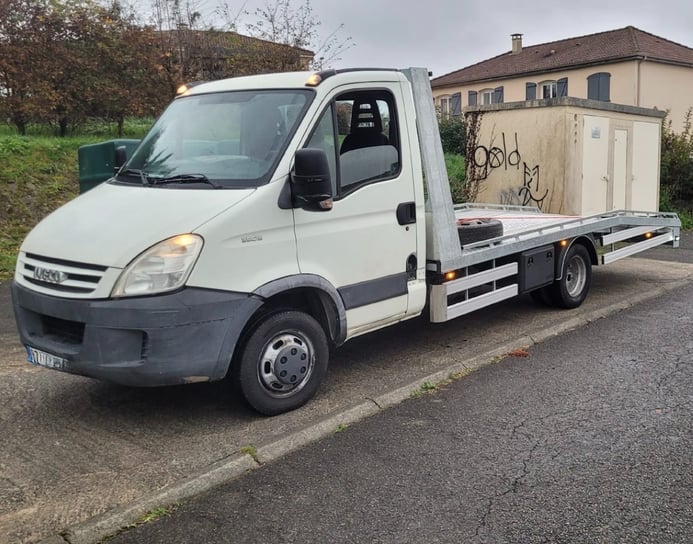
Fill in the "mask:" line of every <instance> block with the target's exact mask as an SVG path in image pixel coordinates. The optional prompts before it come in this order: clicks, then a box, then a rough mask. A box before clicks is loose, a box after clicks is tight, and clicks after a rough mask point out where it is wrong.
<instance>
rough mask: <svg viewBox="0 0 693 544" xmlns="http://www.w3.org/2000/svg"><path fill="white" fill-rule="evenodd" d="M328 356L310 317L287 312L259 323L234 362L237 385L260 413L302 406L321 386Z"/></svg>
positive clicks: (322, 334) (324, 341) (318, 328)
mask: <svg viewBox="0 0 693 544" xmlns="http://www.w3.org/2000/svg"><path fill="white" fill-rule="evenodd" d="M328 358H329V346H328V342H327V337H326V335H325V331H324V330H323V328H322V327H321V326H320V324H319V323H318V322H317V321H316V320H315V319H314V318H313V317H312V316H310V315H308V314H305V313H303V312H297V311H283V312H279V313H276V314H272V315H270V316H268V317H267V318H265V319H264V320H262V321H260V323H259V324H257V326H256V327H255V330H254V331H252V333H251V334H250V336H249V337H248V339H247V341H246V342H245V344H244V347H243V351H242V353H241V356H240V358H239V359H238V361H237V362H236V364H235V383H236V386H237V389H238V390H239V391H240V393H241V395H242V396H243V398H245V400H246V401H247V402H248V404H250V406H252V407H253V408H254V409H255V410H256V411H258V412H260V413H261V414H265V415H268V416H273V415H277V414H281V413H283V412H288V411H289V410H293V409H295V408H298V407H300V406H303V405H304V404H305V403H306V402H308V400H310V398H311V397H313V395H315V393H316V392H317V390H318V388H319V387H320V383H321V382H322V380H323V378H324V377H325V374H326V373H327V363H328Z"/></svg>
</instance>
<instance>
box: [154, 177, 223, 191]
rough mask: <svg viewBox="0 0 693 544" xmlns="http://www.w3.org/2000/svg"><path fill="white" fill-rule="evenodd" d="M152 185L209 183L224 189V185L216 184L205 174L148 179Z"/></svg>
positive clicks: (216, 187)
mask: <svg viewBox="0 0 693 544" xmlns="http://www.w3.org/2000/svg"><path fill="white" fill-rule="evenodd" d="M147 179H148V180H149V182H150V183H152V184H153V185H166V184H168V183H207V184H208V185H211V186H212V187H214V188H215V189H222V188H223V185H219V184H218V183H214V182H213V181H211V180H210V179H209V178H208V177H207V176H205V175H204V174H176V175H174V176H168V177H165V178H157V177H151V176H150V177H148V178H147Z"/></svg>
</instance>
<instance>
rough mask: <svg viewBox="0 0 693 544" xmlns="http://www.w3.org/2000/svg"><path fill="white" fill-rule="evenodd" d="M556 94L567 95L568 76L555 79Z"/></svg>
mask: <svg viewBox="0 0 693 544" xmlns="http://www.w3.org/2000/svg"><path fill="white" fill-rule="evenodd" d="M556 96H568V78H567V77H564V78H562V79H559V80H558V81H556Z"/></svg>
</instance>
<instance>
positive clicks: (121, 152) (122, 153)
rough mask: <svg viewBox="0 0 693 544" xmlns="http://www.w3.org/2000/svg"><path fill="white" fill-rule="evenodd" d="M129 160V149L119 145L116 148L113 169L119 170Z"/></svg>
mask: <svg viewBox="0 0 693 544" xmlns="http://www.w3.org/2000/svg"><path fill="white" fill-rule="evenodd" d="M127 160H128V149H127V147H125V146H124V145H121V146H118V147H116V149H115V159H114V161H113V169H114V170H115V171H116V172H118V170H120V168H121V166H123V165H124V164H125V163H126V162H127Z"/></svg>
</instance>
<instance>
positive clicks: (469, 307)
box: [430, 263, 519, 323]
mask: <svg viewBox="0 0 693 544" xmlns="http://www.w3.org/2000/svg"><path fill="white" fill-rule="evenodd" d="M517 272H518V266H517V263H509V264H505V265H502V266H498V267H495V266H494V267H493V268H490V269H489V270H484V271H482V272H476V273H474V274H469V275H467V276H464V277H462V278H459V279H456V280H452V281H449V282H446V283H443V284H441V285H433V286H431V316H430V319H431V321H432V322H433V323H443V322H445V321H449V320H450V319H453V318H455V317H458V316H461V315H464V314H468V313H471V312H473V311H475V310H478V309H480V308H484V307H486V306H490V305H491V304H495V303H496V302H500V301H501V300H505V299H508V298H512V297H514V296H516V295H517V294H518V292H519V290H518V284H517V281H516V282H515V283H512V284H509V285H507V282H505V283H506V285H504V286H503V287H498V285H497V283H496V282H497V281H498V280H501V279H504V278H510V277H512V276H517ZM479 288H485V292H480V293H477V294H475V292H474V290H475V289H476V291H477V292H478V291H480V290H481V289H479Z"/></svg>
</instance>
